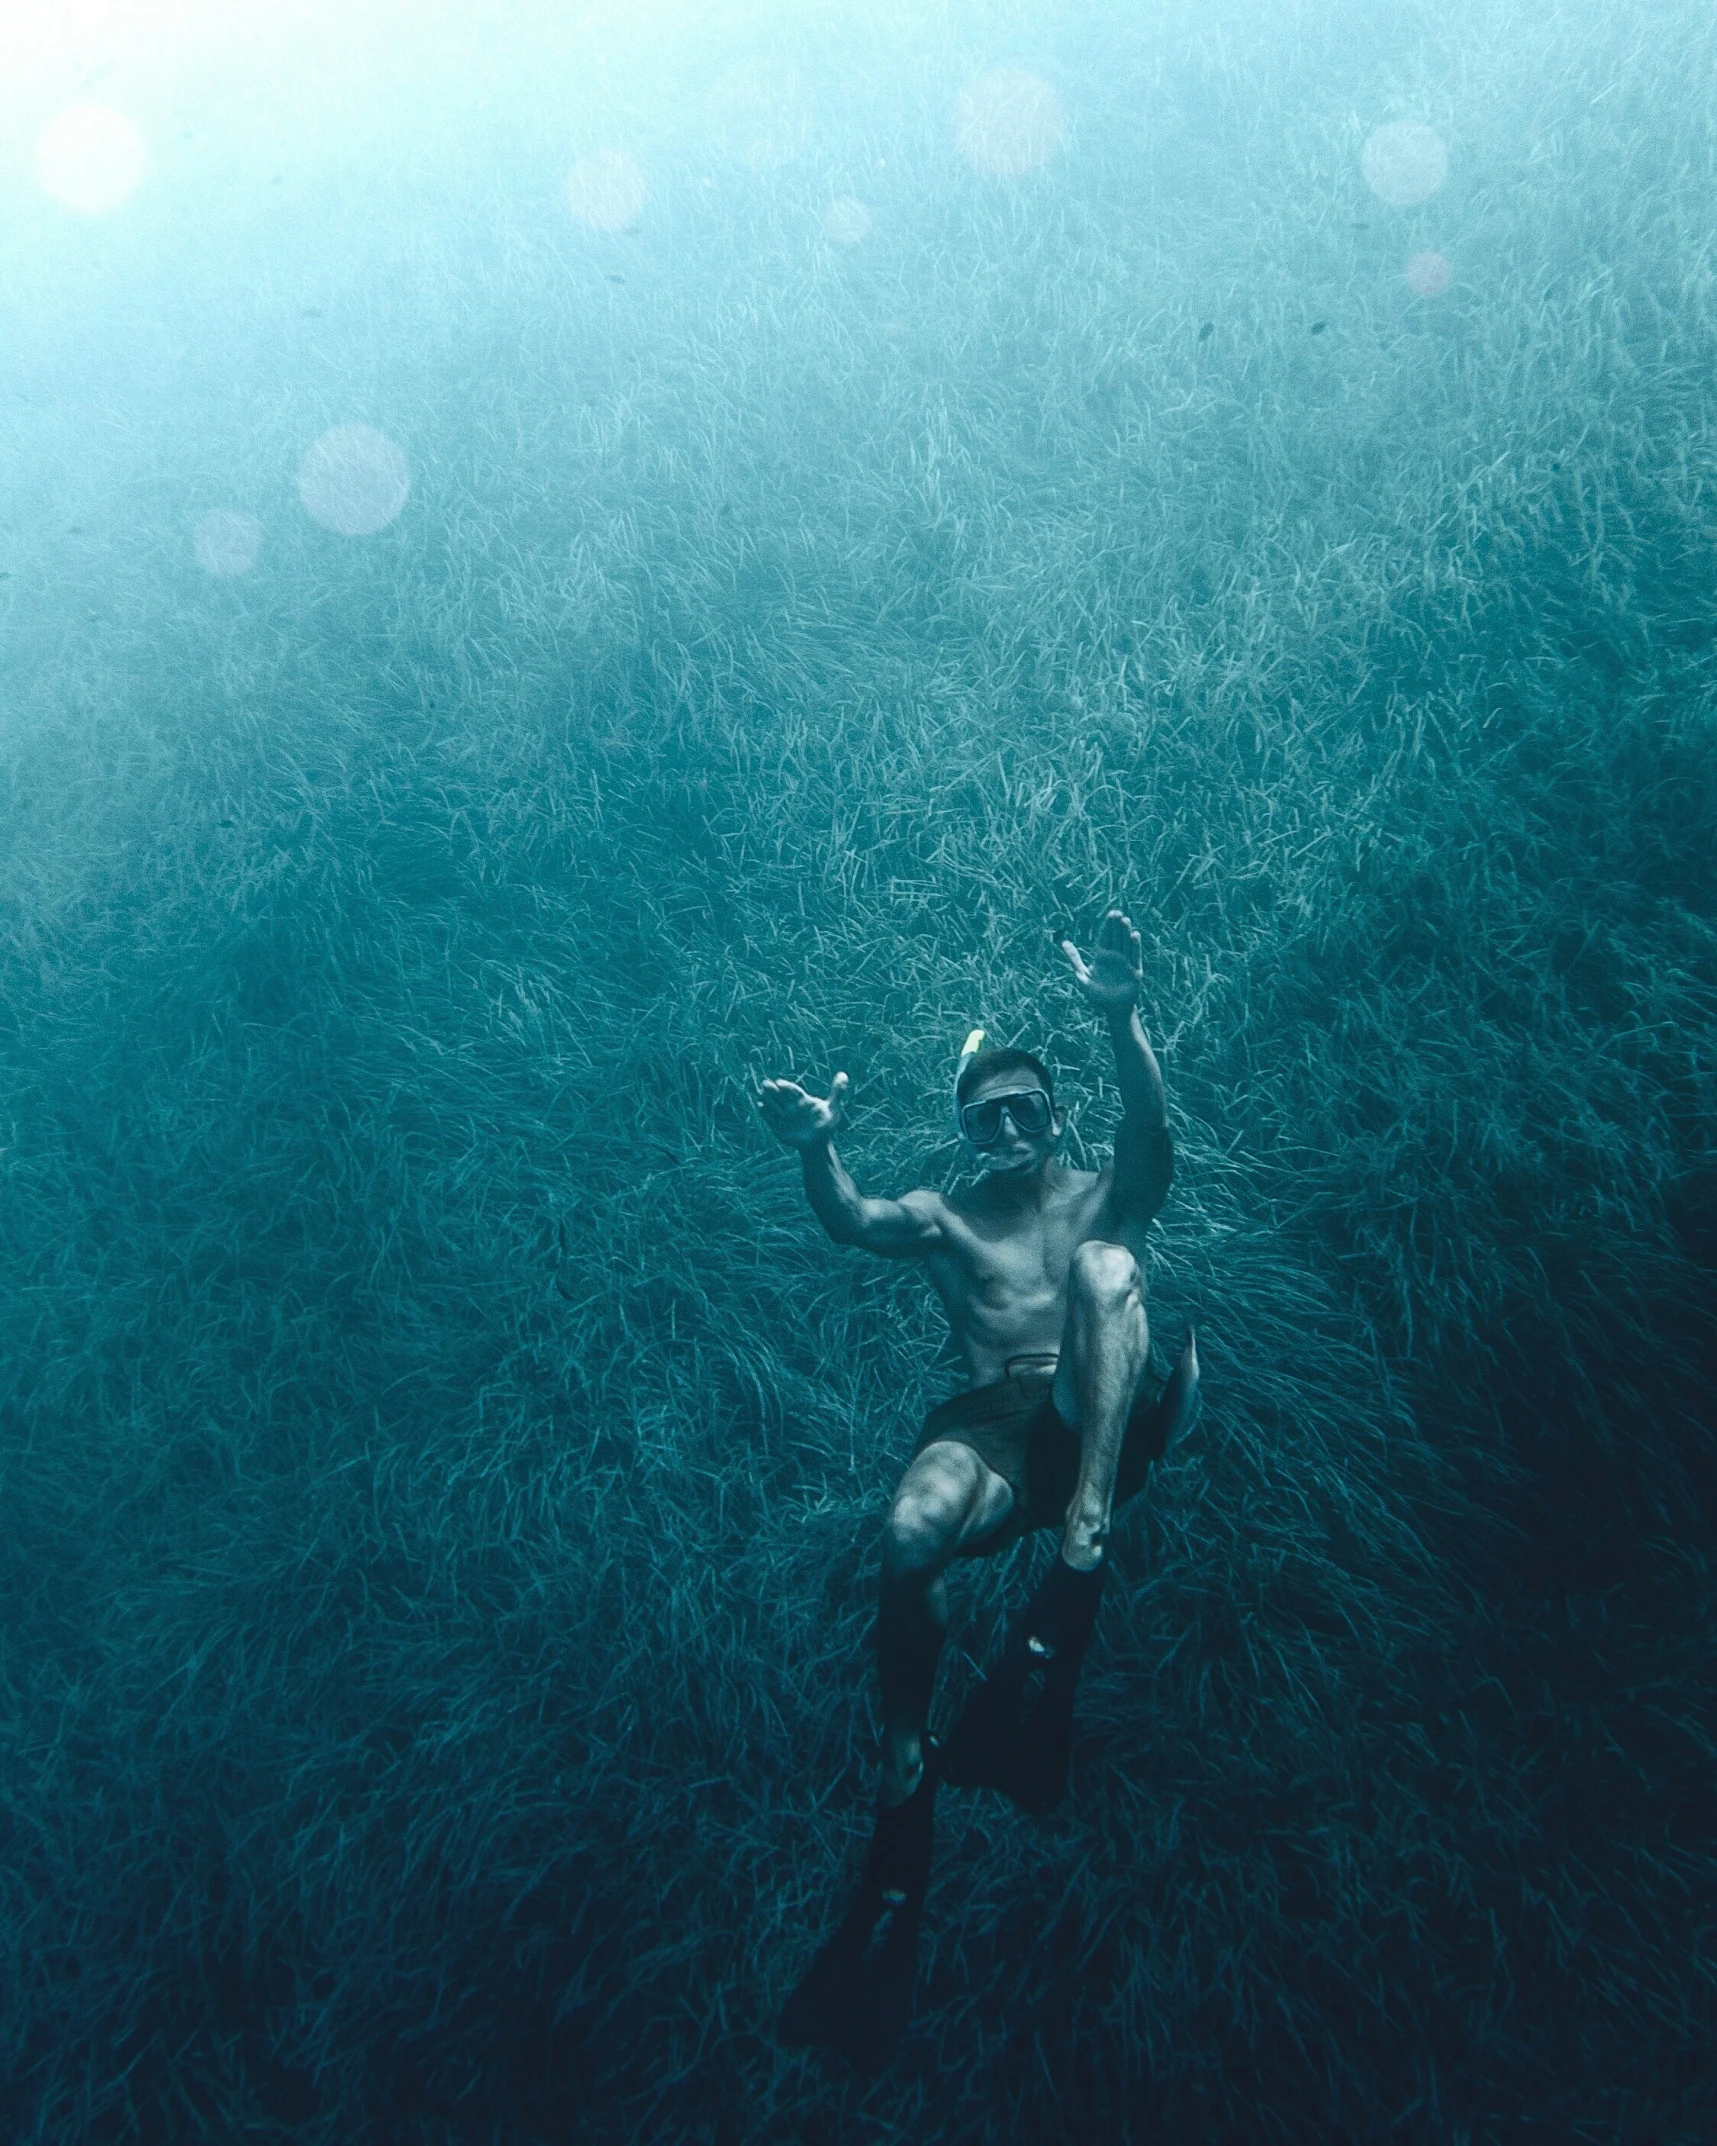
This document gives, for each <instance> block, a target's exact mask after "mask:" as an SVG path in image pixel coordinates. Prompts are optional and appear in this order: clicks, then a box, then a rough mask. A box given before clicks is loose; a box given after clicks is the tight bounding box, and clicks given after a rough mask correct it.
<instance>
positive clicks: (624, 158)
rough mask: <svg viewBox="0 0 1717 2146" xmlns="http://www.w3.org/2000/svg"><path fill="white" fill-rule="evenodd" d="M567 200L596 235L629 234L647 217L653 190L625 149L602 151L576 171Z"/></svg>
mask: <svg viewBox="0 0 1717 2146" xmlns="http://www.w3.org/2000/svg"><path fill="white" fill-rule="evenodd" d="M566 198H567V200H568V201H569V202H570V204H571V206H572V213H573V214H574V216H576V217H577V218H578V220H579V222H580V223H583V224H588V225H589V226H590V228H591V229H592V230H593V231H628V230H630V229H631V227H632V226H633V225H634V224H635V223H636V222H637V221H638V219H639V217H640V216H642V215H643V213H644V204H645V203H646V202H647V201H648V200H649V198H650V188H649V182H648V181H647V180H646V179H645V177H644V174H643V173H642V171H640V170H639V168H638V161H637V159H636V158H635V157H629V156H628V155H627V154H626V152H625V150H624V149H598V150H595V151H594V152H593V153H592V154H591V155H589V156H581V157H580V158H579V160H578V162H577V163H576V164H575V165H574V166H573V167H572V174H571V176H570V177H569V178H568V180H567V182H566Z"/></svg>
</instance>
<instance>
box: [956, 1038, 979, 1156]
mask: <svg viewBox="0 0 1717 2146" xmlns="http://www.w3.org/2000/svg"><path fill="white" fill-rule="evenodd" d="M983 1047H984V1032H983V1030H982V1029H981V1028H974V1029H973V1030H972V1032H971V1034H970V1035H969V1036H968V1037H967V1038H966V1040H965V1042H964V1043H962V1044H961V1046H960V1063H959V1064H958V1065H957V1066H956V1067H955V1068H954V1130H955V1131H956V1132H957V1133H958V1134H959V1135H960V1137H961V1138H962V1139H964V1138H965V1128H964V1127H963V1126H962V1125H961V1123H960V1083H961V1082H962V1081H963V1080H964V1079H965V1077H966V1068H967V1067H968V1066H969V1065H970V1064H971V1062H972V1060H973V1059H974V1058H976V1057H977V1055H978V1053H979V1052H980V1051H981V1050H982V1049H983Z"/></svg>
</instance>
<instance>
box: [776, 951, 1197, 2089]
mask: <svg viewBox="0 0 1717 2146" xmlns="http://www.w3.org/2000/svg"><path fill="white" fill-rule="evenodd" d="M1059 944H1060V947H1061V952H1062V954H1063V955H1064V957H1065V958H1066V961H1067V963H1068V966H1069V968H1070V969H1071V970H1072V973H1073V977H1074V980H1075V982H1076V983H1077V985H1078V987H1079V989H1080V990H1081V991H1082V992H1083V993H1084V995H1085V997H1086V998H1087V999H1088V1000H1090V1002H1091V1004H1092V1005H1093V1006H1094V1007H1095V1008H1096V1009H1097V1011H1098V1012H1099V1013H1101V1014H1102V1015H1103V1017H1104V1019H1105V1020H1106V1021H1107V1023H1108V1026H1109V1034H1110V1038H1111V1041H1112V1042H1113V1044H1114V1050H1115V1068H1116V1076H1117V1080H1118V1083H1119V1086H1120V1090H1121V1103H1122V1115H1121V1123H1120V1127H1119V1129H1118V1131H1117V1133H1116V1136H1115V1153H1114V1159H1113V1160H1112V1161H1111V1162H1110V1163H1108V1164H1107V1165H1106V1166H1105V1167H1104V1168H1103V1169H1102V1170H1099V1171H1095V1172H1093V1171H1089V1170H1073V1169H1069V1168H1068V1167H1067V1166H1066V1165H1065V1164H1063V1163H1061V1162H1059V1161H1057V1160H1056V1149H1057V1148H1058V1146H1059V1144H1060V1140H1061V1135H1062V1131H1063V1128H1064V1126H1065V1122H1066V1117H1065V1113H1064V1112H1063V1111H1062V1110H1061V1109H1059V1108H1058V1107H1057V1105H1056V1103H1055V1099H1054V1095H1053V1091H1052V1089H1051V1085H1050V1078H1049V1075H1048V1073H1047V1072H1046V1071H1045V1070H1044V1068H1043V1067H1042V1066H1041V1065H1040V1064H1039V1063H1038V1061H1037V1060H1036V1059H1035V1058H1033V1057H1031V1056H1030V1055H1029V1054H1028V1053H1026V1052H1023V1051H1015V1050H977V1051H975V1053H973V1054H972V1055H969V1056H967V1057H964V1058H963V1059H962V1061H961V1070H960V1076H959V1080H958V1083H957V1087H956V1091H955V1107H956V1112H957V1116H958V1119H959V1124H960V1131H961V1137H962V1140H963V1142H964V1145H965V1150H966V1153H967V1155H968V1156H969V1157H970V1158H971V1159H972V1160H973V1161H974V1162H975V1163H976V1164H977V1166H978V1168H979V1171H980V1173H981V1174H980V1176H979V1177H978V1180H977V1182H976V1183H975V1184H973V1185H972V1186H970V1187H968V1188H965V1189H962V1190H961V1191H959V1192H957V1193H955V1194H954V1195H953V1196H952V1197H945V1196H944V1195H943V1194H941V1193H939V1192H931V1191H922V1190H921V1191H916V1192H908V1193H906V1194H905V1195H903V1197H901V1198H900V1199H895V1200H888V1199H871V1198H867V1197H866V1196H865V1194H863V1193H861V1192H860V1191H859V1189H858V1187H857V1186H856V1185H855V1184H854V1183H853V1181H852V1179H851V1177H849V1176H848V1174H847V1172H846V1171H845V1169H844V1168H843V1167H842V1166H841V1163H840V1160H839V1158H838V1157H837V1156H836V1154H835V1151H834V1148H833V1146H832V1144H831V1136H832V1134H833V1133H834V1130H835V1128H836V1126H837V1125H838V1124H839V1123H840V1118H841V1107H842V1103H843V1101H844V1099H845V1095H846V1090H847V1086H848V1083H847V1076H846V1075H845V1074H844V1073H837V1074H836V1076H835V1080H834V1086H833V1088H832V1090H831V1091H830V1094H829V1096H828V1098H827V1100H826V1101H825V1100H822V1099H820V1098H818V1097H816V1096H813V1095H810V1094H807V1092H806V1091H805V1090H804V1089H803V1088H801V1087H800V1086H798V1084H797V1083H796V1082H793V1081H788V1080H771V1081H765V1082H764V1083H763V1086H762V1089H761V1092H760V1095H759V1104H760V1107H761V1109H762V1111H763V1115H764V1117H765V1119H766V1121H767V1122H768V1124H769V1127H770V1129H771V1130H772V1131H773V1132H774V1133H775V1135H776V1137H777V1138H778V1139H779V1140H781V1141H782V1142H783V1143H784V1144H785V1145H786V1146H788V1147H791V1148H797V1149H798V1151H799V1159H800V1164H801V1166H802V1168H803V1171H804V1178H805V1191H806V1194H807V1196H808V1198H809V1199H810V1202H811V1205H812V1207H813V1209H814V1210H815V1212H816V1215H817V1218H818V1220H819V1221H820V1222H821V1223H822V1225H823V1227H824V1229H826V1230H827V1231H828V1233H829V1235H830V1236H831V1237H832V1238H833V1239H834V1240H835V1242H836V1243H837V1244H852V1245H858V1246H860V1247H862V1248H863V1249H864V1250H866V1251H869V1252H876V1253H879V1254H881V1255H882V1256H883V1257H884V1258H889V1259H916V1260H920V1261H922V1262H923V1264H924V1267H925V1270H926V1272H927V1274H928V1276H929V1279H930V1282H931V1285H932V1287H933V1288H934V1289H935V1291H936V1293H937V1295H938V1297H939V1298H940V1299H941V1302H942V1306H943V1308H944V1310H945V1311H946V1313H947V1315H948V1321H949V1324H950V1326H951V1327H952V1329H953V1333H954V1339H955V1341H956V1342H957V1344H958V1346H959V1349H960V1353H961V1356H962V1358H963V1359H964V1363H965V1368H966V1373H967V1377H968V1380H969V1385H968V1387H967V1388H966V1390H965V1391H964V1392H961V1393H958V1394H956V1395H955V1396H954V1397H953V1398H952V1399H951V1400H948V1401H945V1402H943V1403H942V1405H941V1406H940V1407H938V1408H935V1409H932V1410H931V1412H930V1415H929V1416H928V1417H927V1419H926V1421H925V1424H924V1429H923V1433H922V1435H921V1437H920V1439H919V1442H918V1449H917V1453H916V1455H915V1457H914V1459H913V1461H912V1464H911V1466H910V1467H909V1468H908V1469H907V1471H906V1473H905V1475H904V1476H903V1477H902V1478H901V1482H900V1486H899V1488H898V1489H897V1490H896V1492H895V1495H894V1502H893V1504H892V1506H891V1507H890V1510H889V1515H888V1522H887V1526H886V1529H885V1531H884V1535H883V1547H882V1590H881V1611H880V1616H879V1619H878V1629H877V1640H878V1668H879V1671H880V1681H881V1686H882V1716H883V1746H882V1781H881V1793H880V1796H879V1799H878V1807H877V1816H876V1828H875V1833H874V1835H873V1838H872V1840H871V1844H870V1852H869V1855H868V1857H867V1859H866V1864H865V1871H864V1876H863V1879H862V1881H861V1883H860V1887H859V1893H858V1897H857V1899H856V1901H855V1903H854V1905H853V1908H852V1910H851V1912H850V1913H849V1914H848V1916H847V1918H846V1920H845V1921H844V1922H843V1923H842V1925H841V1926H840V1928H839V1929H838V1930H837V1931H836V1933H835V1935H834V1937H833V1938H832V1939H831V1940H830V1941H829V1943H828V1944H826V1945H825V1946H824V1947H823V1949H822V1951H821V1952H820V1953H819V1954H818V1955H817V1958H816V1959H815V1961H813V1963H812V1966H811V1968H810V1971H809V1972H808V1973H807V1974H806V1976H805V1978H804V1979H803V1981H801V1983H800V1984H799V1987H798V1988H797V1989H796V1990H795V1991H794V1993H793V1996H792V1998H791V1999H790V2001H789V2003H788V2005H787V2008H786V2011H785V2012H784V2013H783V2015H782V2020H781V2033H782V2037H783V2039H784V2040H787V2041H789V2042H794V2043H808V2042H827V2043H832V2044H835V2045H837V2046H843V2047H846V2048H848V2049H849V2050H850V2051H852V2052H853V2053H855V2054H871V2055H876V2054H880V2053H881V2052H882V2051H883V2050H884V2049H886V2047H887V2046H888V2045H890V2044H891V2043H892V2042H893V2040H894V2039H896V2038H897V2036H898V2034H899V2032H900V2031H901V2030H902V2029H903V2028H904V2026H905V2023H906V2018H907V2013H908V2010H909V2007H910V2002H911V1988H912V1979H913V1971H914V1962H915V1959H916V1951H917V1933H918V1923H919V1918H920V1913H921V1910H922V1905H923V1899H924V1892H925V1888H926V1886H927V1884H928V1882H929V1875H930V1837H931V1801H932V1797H933V1795H934V1793H935V1788H936V1783H937V1779H938V1776H940V1777H941V1778H942V1779H945V1780H948V1781H952V1782H954V1783H957V1784H959V1785H962V1786H976V1785H986V1786H993V1787H997V1788H1000V1789H1002V1790H1003V1791H1004V1792H1005V1793H1007V1794H1008V1795H1010V1796H1012V1797H1013V1799H1014V1800H1015V1801H1016V1802H1017V1803H1019V1804H1020V1805H1022V1806H1023V1807H1024V1808H1025V1809H1027V1810H1032V1811H1046V1810H1048V1809H1050V1808H1051V1807H1052V1806H1053V1805H1054V1804H1055V1803H1056V1802H1057V1801H1058V1800H1059V1799H1060V1796H1061V1793H1062V1790H1063V1789H1064V1787H1065V1785H1066V1780H1067V1767H1068V1754H1069V1750H1070V1748H1071V1733H1072V1719H1073V1690H1074V1684H1075V1681H1076V1679H1077V1676H1078V1673H1079V1665H1080V1662H1081V1661H1082V1659H1083V1657H1084V1654H1085V1650H1086V1647H1087V1645H1088V1643H1089V1640H1090V1636H1091V1630H1092V1625H1093V1623H1094V1621H1095V1618H1096V1613H1097V1603H1098V1597H1099V1595H1100V1593H1101V1591H1102V1585H1103V1580H1104V1575H1105V1572H1106V1570H1107V1560H1106V1555H1105V1552H1106V1547H1107V1543H1108V1536H1109V1526H1110V1518H1111V1514H1112V1512H1113V1509H1114V1506H1115V1504H1116V1503H1117V1502H1118V1501H1119V1500H1124V1499H1125V1498H1127V1497H1129V1496H1131V1495H1132V1494H1133V1492H1135V1491H1136V1490H1138V1489H1139V1487H1140V1486H1141V1484H1142V1483H1143V1481H1144V1478H1145V1475H1146V1473H1147V1471H1148V1469H1149V1467H1150V1464H1151V1462H1152V1460H1153V1459H1155V1457H1156V1455H1157V1454H1158V1453H1159V1452H1160V1451H1161V1449H1162V1446H1163V1444H1164V1443H1165V1442H1166V1440H1167V1438H1168V1436H1169V1435H1170V1433H1171V1432H1172V1431H1173V1430H1175V1429H1176V1428H1178V1427H1180V1426H1181V1425H1184V1424H1185V1423H1186V1422H1187V1421H1188V1420H1190V1418H1191V1415H1192V1413H1193V1409H1194V1407H1195V1405H1196V1400H1197V1382H1198V1363H1197V1356H1196V1352H1195V1350H1194V1347H1193V1342H1192V1339H1191V1337H1190V1335H1189V1337H1188V1340H1187V1344H1186V1347H1185V1349H1184V1351H1183V1352H1182V1355H1181V1359H1180V1361H1179V1363H1178V1364H1177V1365H1176V1367H1175V1371H1174V1375H1173V1377H1172V1378H1171V1379H1170V1380H1169V1382H1168V1384H1167V1386H1166V1387H1165V1388H1164V1389H1163V1391H1162V1392H1161V1394H1160V1395H1159V1394H1157V1393H1156V1392H1154V1391H1153V1390H1152V1389H1153V1384H1154V1382H1153V1381H1152V1380H1151V1378H1150V1376H1149V1369H1148V1366H1149V1332H1148V1328H1147V1325H1146V1319H1145V1298H1144V1279H1143V1274H1142V1262H1143V1257H1144V1236H1145V1230H1146V1228H1147V1226H1148V1225H1149V1223H1150V1220H1151V1218H1152V1216H1153V1215H1154V1214H1155V1213H1156V1211H1157V1209H1158V1208H1159V1207H1160V1206H1161V1205H1162V1201H1163V1196H1164V1194H1165V1193H1166V1192H1167V1190H1168V1184H1169V1177H1170V1173H1171V1171H1172V1169H1173V1166H1174V1155H1173V1147H1172V1143H1171V1141H1170V1138H1169V1129H1168V1121H1167V1117H1166V1114H1165V1109H1164V1100H1163V1083H1162V1074H1161V1071H1160V1070H1159V1068H1158V1065H1157V1061H1156V1056H1155V1054H1154V1053H1153V1051H1152V1050H1151V1046H1150V1043H1149V1041H1148V1040H1147V1038H1146V1035H1145V1031H1144V1029H1143V1027H1142V1026H1141V1024H1140V1021H1139V1016H1138V1011H1137V1006H1138V997H1139V989H1140V983H1141V980H1142V968H1143V965H1142V960H1141V953H1140V945H1139V935H1138V933H1137V932H1136V931H1134V929H1133V928H1132V925H1131V924H1130V923H1129V922H1128V920H1127V918H1126V917H1125V916H1123V915H1122V914H1121V912H1120V911H1119V910H1114V909H1112V910H1110V912H1109V913H1108V915H1107V916H1106V917H1105V918H1104V919H1103V924H1102V927H1101V930H1100V932H1099V934H1098V941H1097V948H1096V951H1095V952H1094V954H1093V955H1092V957H1091V959H1090V961H1089V963H1087V962H1086V961H1085V960H1084V959H1083V958H1082V956H1081V955H1080V954H1079V952H1078V950H1077V949H1076V948H1075V947H1074V945H1073V944H1072V942H1071V941H1070V940H1066V939H1063V940H1061V941H1060V942H1059ZM1046 1525H1047V1526H1054V1527H1057V1528H1058V1529H1059V1531H1060V1538H1061V1539H1060V1547H1059V1551H1058V1554H1057V1556H1056V1558H1055V1560H1054V1561H1053V1563H1052V1564H1051V1566H1050V1568H1049V1572H1048V1575H1047V1577H1046V1578H1045V1579H1044V1581H1043V1582H1042V1584H1041V1585H1040V1586H1039V1587H1038V1589H1037V1591H1036V1592H1035V1594H1034V1595H1033V1597H1032V1599H1031V1602H1030V1604H1029V1605H1028V1607H1027V1609H1026V1612H1025V1615H1024V1617H1023V1618H1022V1619H1021V1620H1020V1621H1019V1623H1018V1624H1017V1625H1016V1627H1015V1628H1014V1630H1013V1632H1012V1634H1011V1635H1010V1638H1009V1640H1008V1643H1007V1645H1006V1647H1005V1649H1004V1652H1003V1655H1002V1658H1001V1661H1000V1664H999V1665H998V1667H997V1668H996V1670H994V1671H993V1672H992V1674H991V1675H990V1677H989V1678H988V1679H987V1680H986V1681H985V1683H984V1684H983V1685H981V1686H980V1687H979V1689H978V1691H977V1692H976V1694H975V1695H974V1697H973V1699H972V1701H971V1703H970V1704H969V1705H968V1706H967V1709H966V1711H965V1713H964V1715H963V1716H962V1717H961V1719H960V1721H959V1723H958V1724H957V1725H956V1727H955V1729H954V1731H953V1733H952V1735H951V1736H950V1738H949V1740H948V1744H947V1746H946V1748H945V1749H943V1750H940V1751H939V1750H937V1749H936V1748H935V1746H934V1745H932V1744H930V1743H929V1741H928V1736H927V1724H928V1720H929V1713H930V1701H931V1695H932V1692H933V1690H934V1687H935V1679H936V1664H937V1658H938V1656H939V1654H940V1652H941V1648H942V1642H943V1638H944V1636H945V1634H946V1631H947V1623H948V1604H947V1588H946V1583H945V1577H944V1576H945V1574H946V1572H947V1569H948V1566H949V1565H950V1564H951V1563H952V1562H953V1560H954V1559H955V1558H957V1557H969V1556H983V1555H986V1554H988V1553H990V1552H992V1551H995V1550H998V1549H1000V1548H1002V1547H1004V1546H1005V1545H1007V1544H1009V1543H1013V1542H1016V1541H1018V1540H1019V1538H1020V1537H1021V1536H1022V1535H1024V1534H1026V1533H1028V1532H1030V1531H1031V1530H1033V1529H1036V1528H1039V1527H1043V1526H1046Z"/></svg>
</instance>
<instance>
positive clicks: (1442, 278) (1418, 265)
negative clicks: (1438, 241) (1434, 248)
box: [1406, 252, 1454, 298]
mask: <svg viewBox="0 0 1717 2146" xmlns="http://www.w3.org/2000/svg"><path fill="white" fill-rule="evenodd" d="M1453 274H1454V270H1453V269H1452V268H1451V267H1450V266H1449V257H1448V255H1447V254H1446V253H1429V252H1427V253H1415V254H1413V255H1411V256H1410V258H1409V259H1408V262H1407V269H1406V275H1407V287H1408V289H1409V290H1412V291H1416V292H1417V293H1418V294H1419V296H1420V297H1421V298H1441V297H1442V295H1443V293H1444V292H1445V291H1446V290H1447V289H1448V287H1449V279H1450V277H1451V276H1452V275H1453Z"/></svg>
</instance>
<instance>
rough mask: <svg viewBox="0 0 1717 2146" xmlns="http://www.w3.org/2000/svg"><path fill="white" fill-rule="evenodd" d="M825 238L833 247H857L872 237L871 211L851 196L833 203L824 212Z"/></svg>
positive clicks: (844, 195)
mask: <svg viewBox="0 0 1717 2146" xmlns="http://www.w3.org/2000/svg"><path fill="white" fill-rule="evenodd" d="M823 236H824V237H825V238H826V239H827V240H828V241H829V243H830V244H831V245H833V246H856V245H858V244H860V242H861V241H862V240H864V239H867V238H869V236H870V211H869V209H867V208H866V207H865V205H864V203H863V202H862V201H855V200H854V199H853V197H852V195H851V194H843V195H842V196H841V198H840V200H839V201H831V202H830V203H829V205H828V207H827V208H826V209H825V210H824V211H823Z"/></svg>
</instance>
